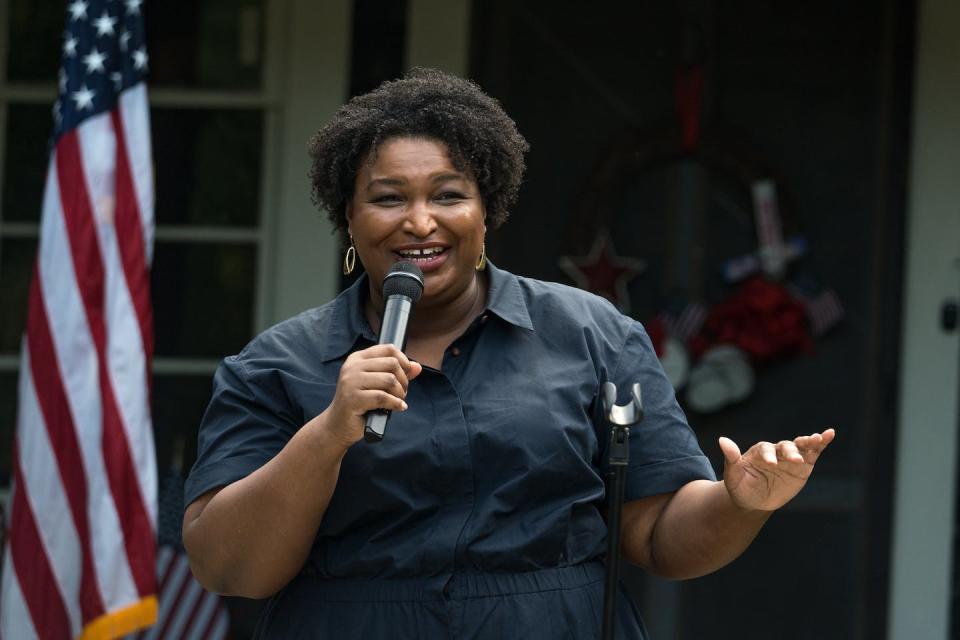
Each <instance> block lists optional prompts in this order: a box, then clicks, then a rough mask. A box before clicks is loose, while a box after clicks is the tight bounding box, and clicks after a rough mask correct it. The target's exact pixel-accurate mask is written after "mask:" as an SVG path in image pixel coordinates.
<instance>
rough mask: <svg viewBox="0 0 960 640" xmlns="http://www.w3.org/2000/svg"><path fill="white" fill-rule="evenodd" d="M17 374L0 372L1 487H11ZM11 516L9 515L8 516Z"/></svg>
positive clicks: (14, 372)
mask: <svg viewBox="0 0 960 640" xmlns="http://www.w3.org/2000/svg"><path fill="white" fill-rule="evenodd" d="M17 376H18V374H17V372H16V371H3V372H0V443H3V444H2V445H0V487H8V486H10V475H11V473H10V472H11V471H12V469H13V432H14V431H15V428H16V424H17V423H16V420H17ZM7 515H8V516H9V514H7Z"/></svg>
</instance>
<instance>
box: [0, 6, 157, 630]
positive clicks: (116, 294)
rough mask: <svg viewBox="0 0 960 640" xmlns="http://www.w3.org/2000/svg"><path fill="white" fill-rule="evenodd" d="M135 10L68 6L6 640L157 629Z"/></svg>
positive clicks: (2, 600)
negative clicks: (155, 625) (152, 624)
mask: <svg viewBox="0 0 960 640" xmlns="http://www.w3.org/2000/svg"><path fill="white" fill-rule="evenodd" d="M141 4H142V0H124V1H123V2H121V1H120V0H89V1H84V0H74V1H72V2H70V4H69V5H68V6H67V12H66V16H65V18H66V19H65V22H66V29H65V32H64V36H63V42H62V54H63V55H62V66H61V68H60V72H59V75H58V85H59V92H58V97H57V101H56V103H55V104H54V106H53V134H52V137H51V141H50V142H51V146H50V157H49V162H48V166H47V176H46V185H45V191H44V196H43V209H42V212H41V217H40V240H39V245H38V255H37V260H36V263H35V266H34V273H33V279H32V282H31V286H30V291H29V295H28V308H27V327H26V333H25V336H24V339H23V341H22V344H21V360H20V362H21V366H20V378H19V389H18V391H19V393H18V413H17V426H16V434H17V435H16V438H15V440H14V443H13V445H14V446H13V451H14V455H13V474H12V475H13V482H12V485H13V486H12V493H11V501H10V504H11V514H10V518H11V522H10V532H9V540H8V544H7V548H6V550H5V551H4V554H5V557H4V563H3V577H2V585H0V635H2V636H3V637H4V638H6V639H7V640H21V639H26V640H29V639H31V638H71V637H81V636H82V637H84V638H88V637H89V638H107V637H116V636H117V635H121V634H124V633H129V632H131V631H133V630H136V629H140V628H143V627H145V626H147V625H149V624H151V623H152V622H153V621H154V619H155V617H156V612H157V600H156V593H157V580H156V557H155V554H156V545H155V535H156V520H157V511H156V509H157V507H156V501H155V499H156V493H157V473H156V462H155V453H154V443H153V431H152V426H151V419H150V393H149V386H150V362H151V358H152V355H153V318H152V312H151V309H150V275H149V269H150V263H151V259H152V251H153V226H154V222H153V175H152V162H151V148H150V123H149V112H148V107H147V93H146V86H145V82H144V77H145V74H146V71H147V62H148V58H147V52H146V49H145V46H144V28H143V16H142V11H141ZM50 45H51V46H54V43H50Z"/></svg>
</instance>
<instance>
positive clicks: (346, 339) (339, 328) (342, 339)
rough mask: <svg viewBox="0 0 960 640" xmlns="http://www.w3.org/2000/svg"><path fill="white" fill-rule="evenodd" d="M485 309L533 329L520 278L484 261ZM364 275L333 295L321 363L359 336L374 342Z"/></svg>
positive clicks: (342, 352) (343, 351)
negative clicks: (366, 302) (486, 288)
mask: <svg viewBox="0 0 960 640" xmlns="http://www.w3.org/2000/svg"><path fill="white" fill-rule="evenodd" d="M487 278H488V281H487V282H488V284H489V287H490V288H489V289H488V291H487V311H489V312H491V313H493V314H495V315H496V316H497V317H499V318H500V319H502V320H504V321H506V322H509V323H510V324H512V325H516V326H518V327H520V328H522V329H528V330H530V331H533V330H534V329H533V322H531V320H530V313H529V312H528V310H527V301H526V300H525V299H524V297H523V291H522V290H521V288H520V281H519V279H518V278H517V276H515V275H514V274H512V273H510V272H509V271H504V270H502V269H498V268H497V267H495V266H494V265H493V263H492V262H490V260H489V259H488V260H487ZM367 286H368V285H367V274H366V273H364V274H361V276H360V277H359V278H357V281H356V282H354V283H353V284H352V285H350V286H349V287H347V289H345V290H344V291H343V292H342V293H341V294H340V295H338V296H337V297H336V298H334V300H333V302H332V303H331V304H332V305H333V309H332V311H331V316H330V323H329V325H328V326H329V328H328V333H327V338H326V340H324V342H323V347H322V349H323V353H322V354H321V356H320V357H321V359H322V360H323V362H329V361H331V360H336V359H337V358H340V357H342V356H344V355H345V354H347V353H349V352H350V350H351V349H353V347H354V345H356V344H357V342H358V341H359V340H360V339H361V338H362V339H365V340H366V341H368V342H372V343H376V341H377V338H376V336H375V335H374V334H373V330H372V329H371V328H370V325H369V323H368V322H367V318H366V316H365V315H364V312H363V303H364V300H365V299H366V296H367Z"/></svg>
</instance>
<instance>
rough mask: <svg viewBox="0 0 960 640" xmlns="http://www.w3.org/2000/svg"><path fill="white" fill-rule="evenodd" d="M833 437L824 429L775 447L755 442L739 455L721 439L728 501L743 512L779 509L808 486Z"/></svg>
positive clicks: (734, 447) (833, 434)
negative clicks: (731, 501)
mask: <svg viewBox="0 0 960 640" xmlns="http://www.w3.org/2000/svg"><path fill="white" fill-rule="evenodd" d="M835 435H836V432H834V430H833V429H827V430H826V431H824V432H823V433H814V434H813V435H809V436H800V437H798V438H794V439H793V440H781V441H780V442H778V443H776V444H773V443H771V442H758V443H757V444H755V445H753V446H752V447H750V449H748V450H747V452H746V453H744V454H742V455H741V454H740V448H739V447H738V446H737V445H736V443H734V442H733V440H730V439H729V438H720V449H721V451H723V457H724V472H723V482H724V485H726V488H727V491H728V492H729V493H730V498H731V499H732V500H733V502H734V503H735V504H736V505H737V506H739V507H741V508H743V509H759V510H762V511H773V510H774V509H779V508H780V507H782V506H783V505H785V504H786V503H787V502H789V501H790V499H791V498H793V497H794V496H795V495H797V494H798V493H799V492H800V489H802V488H803V485H805V484H806V483H807V478H809V477H810V474H811V473H812V472H813V465H814V464H815V463H816V462H817V458H819V457H820V454H821V453H823V450H824V449H826V448H827V445H829V444H830V443H831V442H833V438H834V436H835Z"/></svg>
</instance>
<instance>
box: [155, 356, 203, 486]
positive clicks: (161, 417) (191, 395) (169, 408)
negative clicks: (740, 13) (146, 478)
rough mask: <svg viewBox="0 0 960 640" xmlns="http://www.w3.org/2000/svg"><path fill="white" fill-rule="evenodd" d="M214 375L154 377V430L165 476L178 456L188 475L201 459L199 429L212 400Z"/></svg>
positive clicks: (161, 468)
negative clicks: (198, 438) (197, 458)
mask: <svg viewBox="0 0 960 640" xmlns="http://www.w3.org/2000/svg"><path fill="white" fill-rule="evenodd" d="M212 378H213V376H212V374H211V375H156V376H154V377H153V431H154V433H155V434H156V445H157V461H158V463H159V468H160V473H161V475H162V474H163V473H165V472H166V471H167V470H168V469H170V468H171V465H172V462H173V458H174V456H175V455H181V456H183V458H182V460H180V464H181V465H182V466H181V472H182V473H183V475H184V476H185V475H186V474H187V472H188V471H190V467H191V466H192V465H193V461H194V460H195V459H196V457H197V429H198V428H199V427H200V419H201V418H202V417H203V412H204V410H205V409H206V408H207V403H208V402H209V401H210V388H211V386H210V385H211V381H212Z"/></svg>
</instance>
